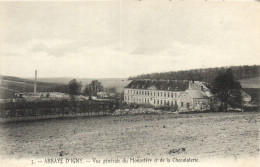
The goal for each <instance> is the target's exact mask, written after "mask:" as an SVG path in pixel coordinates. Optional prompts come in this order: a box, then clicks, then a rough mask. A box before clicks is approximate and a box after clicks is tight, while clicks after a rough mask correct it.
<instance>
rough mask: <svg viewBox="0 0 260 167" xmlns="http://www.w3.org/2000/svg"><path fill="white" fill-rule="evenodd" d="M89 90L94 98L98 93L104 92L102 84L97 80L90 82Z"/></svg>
mask: <svg viewBox="0 0 260 167" xmlns="http://www.w3.org/2000/svg"><path fill="white" fill-rule="evenodd" d="M89 89H90V92H91V95H94V96H97V93H98V92H102V91H104V87H103V85H102V83H101V82H99V81H98V80H93V81H91V83H90V85H89Z"/></svg>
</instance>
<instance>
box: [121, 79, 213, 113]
mask: <svg viewBox="0 0 260 167" xmlns="http://www.w3.org/2000/svg"><path fill="white" fill-rule="evenodd" d="M211 96H212V94H211V93H210V91H209V89H208V88H207V87H206V85H205V83H203V82H199V81H186V80H184V81H180V80H133V81H132V82H130V83H129V84H128V85H127V86H126V87H125V89H124V101H125V102H127V103H138V104H151V105H154V106H177V107H178V110H209V99H210V97H211Z"/></svg>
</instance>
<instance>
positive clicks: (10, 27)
mask: <svg viewBox="0 0 260 167" xmlns="http://www.w3.org/2000/svg"><path fill="white" fill-rule="evenodd" d="M259 11H260V5H259V2H256V1H250V2H249V1H247V2H235V1H232V2H228V1H225V2H216V1H215V2H210V1H207V2H205V1H204V2H198V1H196V2H192V1H182V2H176V1H173V0H172V1H160V2H159V1H156V0H142V1H138V0H124V1H120V0H111V1H79V2H69V1H67V2H64V1H61V2H58V1H56V2H51V1H47V2H41V1H39V2H30V1H28V2H21V1H20V2H19V1H18V2H0V74H2V75H8V76H17V77H33V76H34V70H36V69H37V70H38V77H40V78H46V77H75V78H126V77H129V76H135V75H138V74H146V73H154V72H166V71H178V70H189V69H195V68H210V67H222V66H232V65H259V64H260V56H259V53H260V34H259V33H260V31H259V30H260V19H259V18H260V12H259Z"/></svg>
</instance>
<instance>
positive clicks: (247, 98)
mask: <svg viewBox="0 0 260 167" xmlns="http://www.w3.org/2000/svg"><path fill="white" fill-rule="evenodd" d="M241 96H242V101H243V102H244V103H249V102H250V101H251V100H252V98H251V96H250V95H249V94H247V93H246V92H245V91H243V90H241Z"/></svg>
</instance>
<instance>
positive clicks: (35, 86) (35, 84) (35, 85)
mask: <svg viewBox="0 0 260 167" xmlns="http://www.w3.org/2000/svg"><path fill="white" fill-rule="evenodd" d="M36 92H37V70H35V80H34V93H36Z"/></svg>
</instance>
